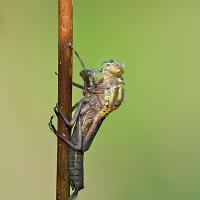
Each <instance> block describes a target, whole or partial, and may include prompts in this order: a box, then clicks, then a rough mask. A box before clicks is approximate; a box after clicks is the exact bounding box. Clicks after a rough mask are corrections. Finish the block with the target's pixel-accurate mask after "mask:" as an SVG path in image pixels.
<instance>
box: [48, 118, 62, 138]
mask: <svg viewBox="0 0 200 200" xmlns="http://www.w3.org/2000/svg"><path fill="white" fill-rule="evenodd" d="M53 118H54V116H51V118H50V121H49V123H48V125H49V128H50V130H51V131H52V132H53V133H54V134H55V135H57V136H58V134H59V133H58V131H57V130H56V128H55V126H54V125H53V122H52V121H53Z"/></svg>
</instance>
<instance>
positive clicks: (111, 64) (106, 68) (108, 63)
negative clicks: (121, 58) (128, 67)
mask: <svg viewBox="0 0 200 200" xmlns="http://www.w3.org/2000/svg"><path fill="white" fill-rule="evenodd" d="M101 64H102V65H103V68H102V72H103V73H104V74H107V75H112V76H116V77H120V76H121V75H122V74H123V73H124V67H125V65H124V64H121V63H119V62H116V61H114V60H112V59H110V60H105V61H103V62H102V63H101Z"/></svg>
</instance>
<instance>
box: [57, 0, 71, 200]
mask: <svg viewBox="0 0 200 200" xmlns="http://www.w3.org/2000/svg"><path fill="white" fill-rule="evenodd" d="M72 34H73V6H72V0H58V106H59V108H60V109H61V110H62V112H63V113H64V114H65V115H66V116H67V117H68V118H70V117H71V110H72V49H71V48H69V46H68V44H69V43H71V44H72V37H73V36H72ZM58 132H59V133H61V134H63V137H65V138H67V139H69V138H70V130H69V129H68V128H67V127H66V125H65V124H64V121H63V120H62V119H61V117H58ZM69 195H70V188H69V175H68V146H67V145H66V144H65V143H64V142H63V141H61V140H60V139H58V146H57V185H56V200H67V199H68V197H69Z"/></svg>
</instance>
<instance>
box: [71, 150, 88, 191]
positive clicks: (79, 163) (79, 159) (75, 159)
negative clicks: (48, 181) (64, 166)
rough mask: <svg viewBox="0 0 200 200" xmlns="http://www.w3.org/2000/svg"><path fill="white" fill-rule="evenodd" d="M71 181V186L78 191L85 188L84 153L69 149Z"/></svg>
mask: <svg viewBox="0 0 200 200" xmlns="http://www.w3.org/2000/svg"><path fill="white" fill-rule="evenodd" d="M69 180H70V185H71V186H72V187H75V188H76V189H78V190H81V189H83V188H84V182H83V181H84V180H83V153H82V152H81V151H74V150H73V149H71V148H70V149H69Z"/></svg>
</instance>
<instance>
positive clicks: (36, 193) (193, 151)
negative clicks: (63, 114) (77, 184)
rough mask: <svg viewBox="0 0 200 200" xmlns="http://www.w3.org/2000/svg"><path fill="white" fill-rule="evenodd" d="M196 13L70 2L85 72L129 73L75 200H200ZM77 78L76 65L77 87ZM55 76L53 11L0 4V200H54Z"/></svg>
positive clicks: (149, 4)
mask: <svg viewBox="0 0 200 200" xmlns="http://www.w3.org/2000/svg"><path fill="white" fill-rule="evenodd" d="M199 10H200V2H199V1H195V0H190V1H184V0H182V1H180V0H169V1H156V0H152V1H147V0H134V1H133V0H124V1H119V0H109V1H106V0H102V1H96V0H88V1H86V0H79V1H78V0H74V44H75V47H76V48H77V50H78V51H79V52H80V53H81V55H82V57H83V58H84V60H85V62H86V63H87V64H88V65H89V66H99V63H100V62H101V61H102V60H104V59H107V58H114V59H117V60H119V61H122V62H123V63H125V64H126V72H125V75H124V77H125V81H126V99H125V101H124V104H123V106H121V108H120V109H119V110H118V111H116V112H114V113H112V114H111V115H110V116H109V117H108V118H107V119H106V120H105V123H104V124H103V126H102V127H101V129H100V131H99V134H98V135H97V137H96V139H95V141H94V143H93V145H92V147H91V150H90V151H89V152H88V153H87V154H86V159H85V190H83V191H81V192H80V196H79V199H82V200H86V199H87V200H92V199H95V200H102V199H105V200H108V199H111V200H114V199H115V200H121V199H130V200H132V199H133V200H134V199H136V200H188V199H191V200H199V199H200V161H199V159H200V156H199V151H200V145H199V140H200V136H199V133H200V124H199V119H200V114H199V113H200V112H199V111H200V104H199V100H200V91H199V84H200V78H199V73H200V68H199V66H200V56H199V52H200V39H199V37H200V23H199V21H200V15H199ZM80 69H81V67H80V65H79V63H78V62H77V60H76V59H74V74H73V76H74V80H76V81H77V82H80V81H81V79H80V78H79V75H78V72H79V70H80ZM55 71H57V2H56V1H54V2H53V1H47V0H43V1H41V0H29V1H25V0H18V1H16V0H14V1H2V0H1V6H0V72H1V78H0V88H1V94H0V102H1V103H0V109H1V114H0V120H1V142H0V160H1V163H0V199H4V200H11V199H13V200H27V199H29V200H51V199H55V177H56V174H55V171H56V168H55V166H56V138H55V136H54V135H53V134H51V133H50V131H49V129H48V126H47V122H48V120H49V117H50V116H51V115H52V114H53V110H52V107H53V106H54V105H55V102H56V99H57V78H56V76H55V75H54V72H55ZM79 98H81V92H80V91H79V90H77V89H75V90H74V101H76V100H77V99H79Z"/></svg>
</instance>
